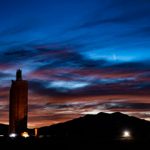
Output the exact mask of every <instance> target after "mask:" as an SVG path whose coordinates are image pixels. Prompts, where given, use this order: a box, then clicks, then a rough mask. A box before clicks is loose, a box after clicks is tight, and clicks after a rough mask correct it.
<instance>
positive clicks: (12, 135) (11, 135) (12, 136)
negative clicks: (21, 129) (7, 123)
mask: <svg viewBox="0 0 150 150" xmlns="http://www.w3.org/2000/svg"><path fill="white" fill-rule="evenodd" d="M16 136H17V134H16V133H10V134H9V137H11V138H15V137H16Z"/></svg>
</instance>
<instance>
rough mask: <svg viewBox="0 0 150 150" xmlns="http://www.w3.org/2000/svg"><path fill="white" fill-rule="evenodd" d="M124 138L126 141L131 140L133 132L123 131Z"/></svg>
mask: <svg viewBox="0 0 150 150" xmlns="http://www.w3.org/2000/svg"><path fill="white" fill-rule="evenodd" d="M122 137H123V138H125V139H129V138H131V132H130V131H129V130H125V131H123V133H122Z"/></svg>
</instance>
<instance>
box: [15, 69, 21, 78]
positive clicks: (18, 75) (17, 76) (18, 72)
mask: <svg viewBox="0 0 150 150" xmlns="http://www.w3.org/2000/svg"><path fill="white" fill-rule="evenodd" d="M16 80H22V71H21V69H18V70H17V72H16Z"/></svg>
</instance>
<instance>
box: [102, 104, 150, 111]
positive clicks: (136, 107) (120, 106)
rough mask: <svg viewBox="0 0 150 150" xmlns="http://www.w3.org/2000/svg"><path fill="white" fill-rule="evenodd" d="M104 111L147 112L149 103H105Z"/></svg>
mask: <svg viewBox="0 0 150 150" xmlns="http://www.w3.org/2000/svg"><path fill="white" fill-rule="evenodd" d="M104 105H105V108H106V109H109V110H110V109H122V110H123V109H129V110H135V111H136V110H144V111H146V110H147V111H148V110H149V109H150V103H132V102H131V103H126V102H122V103H119V102H118V103H105V104H104Z"/></svg>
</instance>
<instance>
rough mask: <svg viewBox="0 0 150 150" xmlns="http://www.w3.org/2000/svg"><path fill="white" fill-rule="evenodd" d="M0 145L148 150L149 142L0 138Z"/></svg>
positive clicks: (36, 147) (37, 147)
mask: <svg viewBox="0 0 150 150" xmlns="http://www.w3.org/2000/svg"><path fill="white" fill-rule="evenodd" d="M0 145H1V146H2V147H4V148H5V149H32V148H33V149H42V150H44V149H50V150H55V149H59V150H61V149H63V150H72V149H76V150H79V149H91V150H97V149H100V150H105V149H114V150H116V149H118V150H122V149H126V150H128V149H131V148H132V149H141V150H142V149H147V148H148V149H149V146H150V141H135V140H124V139H117V140H111V141H100V140H98V139H97V140H94V141H88V140H84V139H51V138H42V139H39V138H38V139H36V138H26V139H24V138H18V139H17V138H16V139H10V138H1V139H0Z"/></svg>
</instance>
